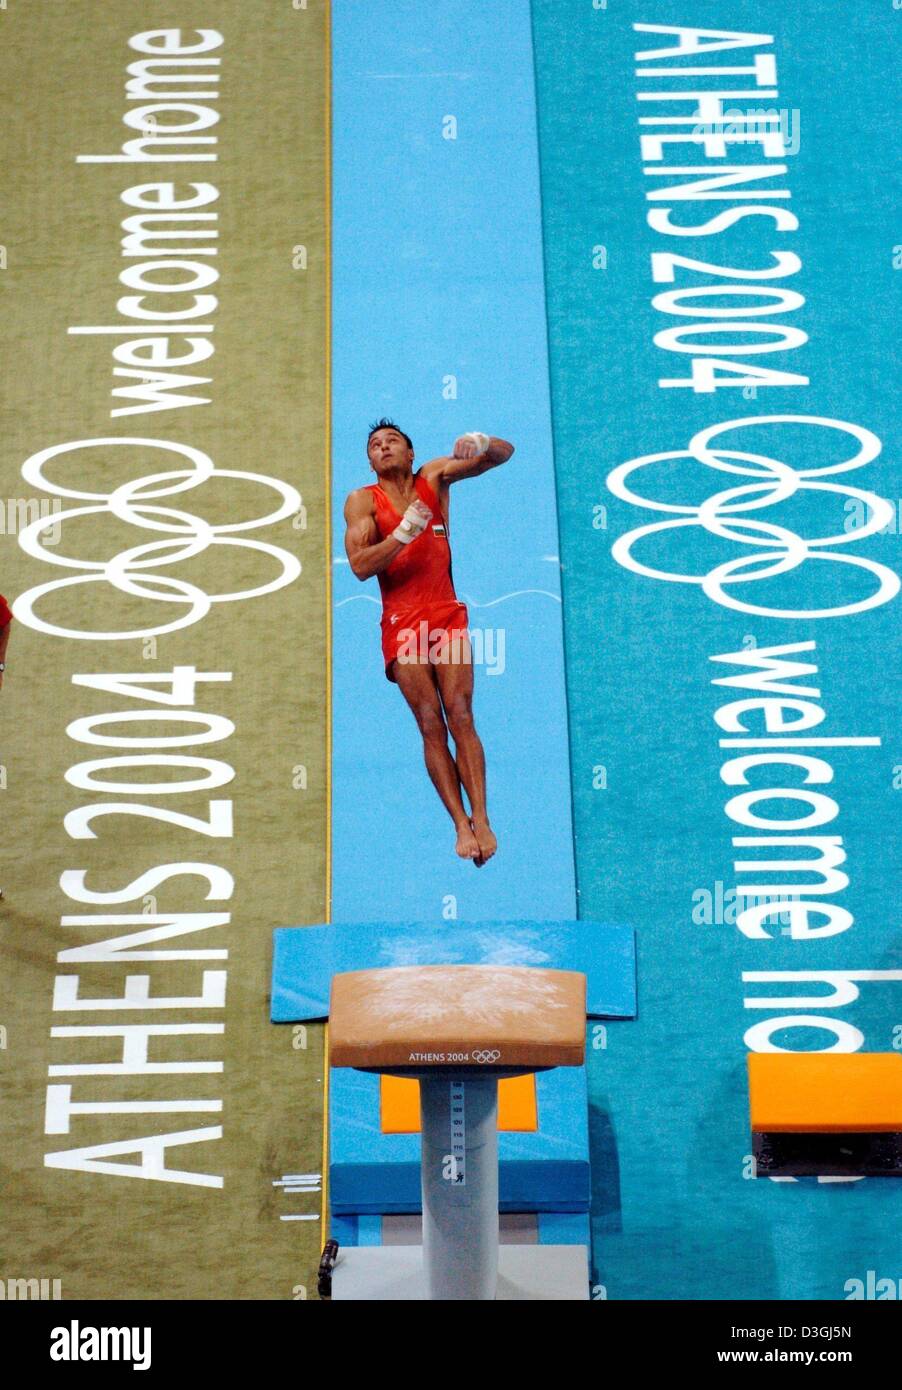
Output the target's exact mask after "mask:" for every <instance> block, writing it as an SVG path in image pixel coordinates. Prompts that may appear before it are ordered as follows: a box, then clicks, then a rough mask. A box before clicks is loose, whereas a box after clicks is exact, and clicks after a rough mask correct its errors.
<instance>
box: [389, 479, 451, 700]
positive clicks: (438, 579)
mask: <svg viewBox="0 0 902 1390" xmlns="http://www.w3.org/2000/svg"><path fill="white" fill-rule="evenodd" d="M413 485H414V488H415V489H416V494H417V497H418V498H419V499H420V501H421V502H425V504H426V506H427V507H428V508H429V510H430V511H431V512H432V520H431V521H429V522H427V524H426V529H425V530H424V531H423V532H422V534H421V535H419V536H417V538H416V540H413V541H410V542H409V543H408V544H407V545H405V547H404V549H403V550H401V551H400V552H399V553H398V554H397V555H396V556H395V558H394V559H393V560H392V562H391V564H390V565H388V566H386V568H385V569H384V570H380V571H379V588H380V589H381V590H382V655H383V657H384V658H385V674H386V676H387V677H388V679H389V680H390V681H393V680H394V679H395V677H394V675H393V674H392V666H393V664H394V662H395V661H396V659H397V658H398V656H399V654H402V655H403V653H404V652H413V651H423V654H424V655H425V654H426V651H425V650H424V648H425V649H428V650H432V651H433V652H434V651H436V650H438V649H440V648H441V647H442V646H443V645H444V643H445V642H447V641H449V640H450V639H451V638H452V637H457V638H461V637H462V636H463V634H464V633H466V630H467V626H468V623H469V618H468V616H467V610H466V607H465V606H464V604H462V603H461V602H460V600H459V599H458V597H457V595H456V594H455V592H454V581H453V580H452V578H451V547H450V545H449V544H448V537H447V535H446V527H445V520H444V517H443V516H442V509H441V505H440V503H439V499H438V497H437V496H436V494H435V492H434V491H433V489H432V488H431V487H430V486H429V484H428V483H427V482H426V479H425V478H424V477H423V476H422V474H420V473H417V474H415V475H414V479H413ZM368 491H370V492H371V493H372V494H373V505H374V507H375V511H376V528H377V530H378V532H379V539H380V540H385V538H386V536H390V535H391V533H392V531H394V529H395V527H396V526H397V525H398V523H399V522H400V520H401V514H400V513H399V512H398V511H397V510H396V509H395V507H393V506H392V504H391V502H390V501H389V500H388V497H387V496H386V494H385V493H384V492H383V490H382V488H381V487H380V486H379V484H378V483H371V484H370V486H369V489H368ZM423 624H425V626H423ZM399 649H400V652H399ZM411 659H414V658H413V657H412V658H411Z"/></svg>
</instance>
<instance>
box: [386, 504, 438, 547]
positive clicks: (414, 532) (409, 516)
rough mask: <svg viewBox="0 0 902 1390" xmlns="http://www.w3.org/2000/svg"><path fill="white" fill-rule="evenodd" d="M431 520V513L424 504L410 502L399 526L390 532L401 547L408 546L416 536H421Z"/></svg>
mask: <svg viewBox="0 0 902 1390" xmlns="http://www.w3.org/2000/svg"><path fill="white" fill-rule="evenodd" d="M431 520H432V512H431V511H430V510H429V508H428V507H427V506H426V504H425V502H420V501H416V502H411V504H410V506H409V507H408V508H407V511H406V512H405V513H404V515H403V516H402V518H401V520H400V522H399V524H398V525H397V526H396V527H395V529H394V531H392V535H393V536H394V538H395V540H396V541H400V542H401V544H402V545H410V542H411V541H415V540H416V538H417V536H421V535H422V534H423V532H424V531H425V529H426V527H427V525H428V523H429V522H430V521H431Z"/></svg>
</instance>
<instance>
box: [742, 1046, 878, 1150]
mask: <svg viewBox="0 0 902 1390" xmlns="http://www.w3.org/2000/svg"><path fill="white" fill-rule="evenodd" d="M748 1067H749V1101H750V1106H751V1116H752V1130H753V1131H754V1132H756V1133H768V1132H770V1133H796V1134H816V1133H825V1134H837V1133H839V1134H842V1133H855V1132H858V1133H881V1132H882V1133H887V1132H889V1133H898V1132H902V1053H899V1052H750V1053H749V1058H748Z"/></svg>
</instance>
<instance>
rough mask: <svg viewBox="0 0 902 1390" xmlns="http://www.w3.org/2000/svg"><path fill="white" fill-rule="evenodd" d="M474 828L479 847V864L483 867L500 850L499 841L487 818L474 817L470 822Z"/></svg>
mask: <svg viewBox="0 0 902 1390" xmlns="http://www.w3.org/2000/svg"><path fill="white" fill-rule="evenodd" d="M470 824H471V825H472V827H473V834H474V835H475V836H476V843H477V845H478V846H479V859H478V860H477V862H478V863H479V864H480V865H482V864H485V863H486V862H487V860H489V859H491V857H492V855H493V854H494V853H495V850H496V849H497V848H498V841H497V840H496V839H495V834H494V832H493V830H492V827H491V826H490V825H489V822H488V818H487V817H486V816H474V817H473V819H472V820H471V821H470Z"/></svg>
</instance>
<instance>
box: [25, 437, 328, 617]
mask: <svg viewBox="0 0 902 1390" xmlns="http://www.w3.org/2000/svg"><path fill="white" fill-rule="evenodd" d="M110 446H117V447H118V446H126V447H129V448H141V449H144V448H155V449H167V450H170V451H172V452H174V453H176V454H179V455H181V456H182V458H183V459H187V460H188V462H189V463H190V464H191V465H192V467H191V468H185V469H175V470H172V471H170V472H163V473H153V474H150V475H148V476H145V477H142V478H136V479H133V480H132V481H130V482H125V483H122V484H120V486H119V487H117V488H115V489H114V490H113V491H112V492H109V493H103V492H87V491H84V490H82V489H79V488H71V487H64V486H63V485H62V484H60V483H54V482H50V481H49V480H48V479H47V478H46V477H45V476H44V471H43V470H44V465H45V463H48V462H49V461H50V460H51V459H54V458H56V457H57V456H58V455H60V454H67V453H71V452H72V451H74V450H77V449H84V448H90V449H95V448H106V447H110ZM22 476H23V478H24V479H25V481H26V482H27V483H29V484H31V486H33V487H36V488H40V489H42V490H43V491H45V492H53V493H56V494H57V495H58V496H60V497H68V498H72V499H75V500H79V501H82V502H87V503H88V505H86V506H76V507H69V508H67V509H65V510H63V511H60V512H54V513H53V514H52V515H51V516H49V517H47V516H45V517H38V518H37V519H36V520H35V521H33V522H31V523H30V524H29V525H28V526H26V527H25V529H24V530H23V531H22V532H21V533H20V535H19V545H20V546H21V547H22V549H23V550H24V551H25V552H26V554H28V555H31V556H33V557H34V558H36V559H39V560H45V561H47V563H48V564H51V565H57V566H61V567H62V568H64V569H74V570H78V571H81V572H80V573H79V574H77V575H74V576H72V577H69V578H65V579H53V580H50V581H48V582H47V583H45V584H37V585H35V586H34V587H33V588H31V589H29V590H27V591H26V592H25V593H24V594H22V595H21V596H20V597H19V598H18V599H17V600H16V601H15V603H14V604H13V615H14V616H15V617H16V618H17V619H18V620H19V621H21V622H24V623H25V624H26V625H27V626H28V627H33V628H35V629H37V631H39V632H47V633H50V634H52V635H54V636H57V637H74V638H83V639H85V640H89V641H98V642H108V641H124V640H127V639H134V638H142V637H157V636H160V635H162V634H163V633H167V632H176V631H178V630H179V629H180V628H184V627H190V626H191V625H192V624H193V623H196V622H198V621H199V620H200V619H201V618H203V617H204V616H205V615H206V614H207V613H208V612H209V611H210V606H211V605H212V604H214V603H234V602H237V601H238V600H240V599H246V598H257V597H259V596H260V595H261V594H269V593H273V592H275V590H277V589H282V588H284V587H285V585H287V584H290V583H292V581H293V580H295V579H296V578H297V576H298V575H299V574H300V572H301V562H300V560H299V559H298V558H297V556H295V555H293V554H292V553H291V552H290V551H287V550H283V549H282V548H281V547H280V546H277V545H273V544H272V543H271V542H269V541H259V540H251V539H249V538H245V537H241V536H236V535H235V534H233V533H235V532H242V531H250V530H256V529H258V528H259V527H261V526H272V525H275V524H277V523H278V522H280V521H284V520H285V519H286V518H287V517H290V516H294V515H296V514H297V513H298V512H299V511H300V510H301V506H302V502H301V495H300V493H299V492H298V491H297V489H296V488H294V487H292V486H291V484H289V483H284V482H282V481H281V480H280V479H278V478H270V477H267V476H265V475H264V474H261V473H248V472H245V471H243V470H238V469H229V468H216V467H214V465H213V461H212V459H211V458H210V457H209V456H208V455H207V454H205V453H203V452H202V451H201V450H200V449H194V448H192V447H191V446H190V445H187V444H177V443H173V442H171V441H169V440H160V439H142V438H133V437H116V438H103V439H86V440H78V441H76V442H75V443H67V444H55V445H52V446H51V447H50V448H48V449H42V450H41V451H40V452H39V453H37V454H33V455H32V456H31V458H29V459H27V460H26V462H25V463H24V464H23V466H22ZM210 478H238V479H242V480H244V481H246V482H251V483H256V484H259V485H260V486H262V487H265V488H271V489H272V490H273V491H274V492H276V493H277V494H278V495H279V497H280V498H281V502H280V503H279V505H278V506H276V507H275V508H274V510H272V511H271V512H269V513H267V514H266V515H265V516H261V517H257V518H255V519H252V520H250V521H239V522H233V523H229V524H227V525H212V524H211V523H210V522H208V521H206V520H204V518H203V517H199V516H194V515H193V513H191V512H184V511H180V510H178V509H176V508H173V507H165V506H156V505H153V503H154V499H157V498H160V497H170V496H172V495H174V494H179V493H184V492H188V491H190V490H191V489H192V488H195V487H198V486H200V485H201V484H202V483H205V482H207V481H208V480H209V479H210ZM97 513H108V514H110V515H112V516H114V517H116V518H117V519H118V520H119V521H123V522H127V523H129V524H130V525H133V526H137V527H139V528H140V529H142V530H147V531H156V532H164V533H165V535H164V537H163V538H162V539H160V540H151V541H146V542H144V543H142V544H140V545H135V546H132V547H130V548H129V549H127V550H122V551H120V552H119V553H118V554H117V555H114V556H113V558H112V559H110V560H81V559H75V558H73V557H72V556H68V555H60V554H57V553H56V552H55V551H50V550H48V549H47V548H46V547H45V546H44V545H43V544H42V543H41V536H42V535H43V534H44V533H45V532H47V531H49V530H50V529H51V527H53V528H54V529H55V528H56V527H57V526H59V525H60V524H61V523H62V522H63V521H66V520H71V519H74V518H76V517H80V516H90V515H94V514H97ZM211 545H220V546H239V547H240V548H242V549H247V550H255V551H261V552H263V553H264V554H267V555H270V556H272V557H273V558H274V559H275V560H276V561H277V562H278V563H279V565H280V566H281V569H280V572H279V573H278V574H277V575H276V577H275V579H272V580H270V581H269V582H268V583H264V584H259V585H258V586H257V587H256V588H253V589H243V590H239V591H238V592H237V593H217V594H208V593H206V592H205V591H204V590H203V589H200V588H198V587H197V585H196V584H192V583H189V582H188V581H187V580H185V579H178V578H175V577H174V576H172V575H165V574H156V573H154V574H150V573H147V571H148V570H150V569H151V568H154V567H166V566H167V565H174V564H177V563H178V562H179V561H182V560H190V559H193V558H194V557H195V556H197V555H200V554H202V553H203V551H205V550H206V549H207V548H208V547H209V546H211ZM99 580H103V581H106V582H107V583H109V584H111V585H112V586H113V587H114V588H115V589H118V590H119V592H120V593H123V594H127V595H129V596H131V597H133V598H140V599H153V600H157V601H159V602H161V603H183V604H184V603H187V604H190V605H191V606H190V608H189V610H188V612H187V613H185V614H183V615H182V616H181V617H179V618H176V620H175V621H174V622H171V623H163V624H161V625H160V626H158V627H148V628H140V629H138V630H135V629H131V630H129V631H123V632H88V631H81V630H78V629H75V628H66V627H59V626H57V625H56V624H54V623H50V622H47V621H46V620H45V619H44V618H41V617H39V616H38V615H37V613H36V612H35V611H34V608H35V604H36V602H37V601H38V599H40V598H42V597H43V596H44V595H45V594H50V593H53V592H55V591H57V590H60V589H66V588H69V587H71V586H73V585H78V584H90V583H96V582H97V581H99ZM161 590H162V592H161Z"/></svg>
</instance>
